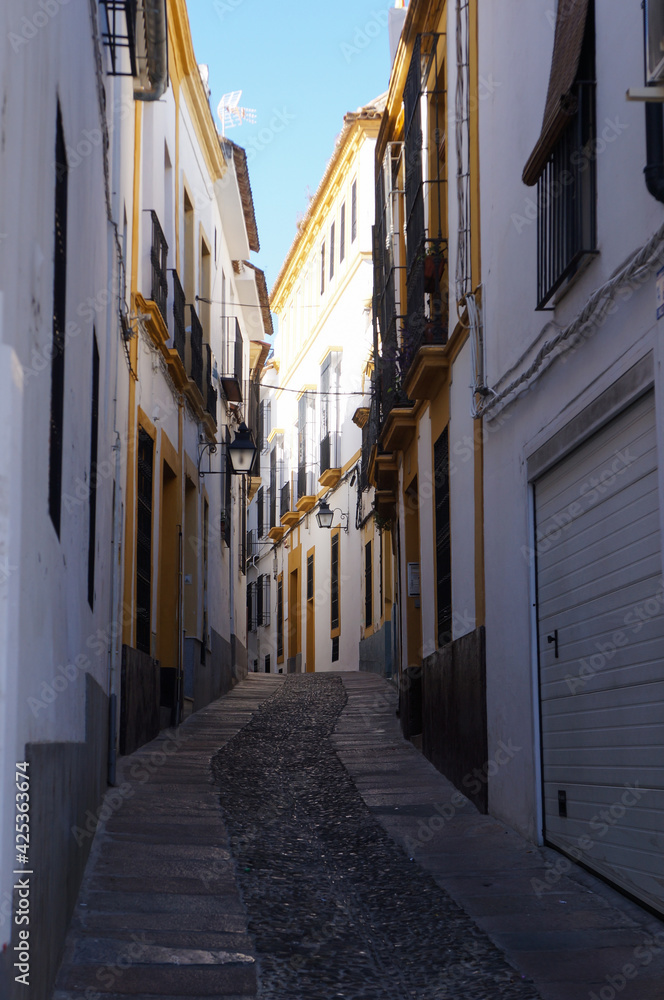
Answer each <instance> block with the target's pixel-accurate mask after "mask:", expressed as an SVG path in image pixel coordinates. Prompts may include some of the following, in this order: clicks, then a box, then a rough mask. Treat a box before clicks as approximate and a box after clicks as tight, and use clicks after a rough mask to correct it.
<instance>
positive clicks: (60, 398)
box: [48, 104, 69, 538]
mask: <svg viewBox="0 0 664 1000" xmlns="http://www.w3.org/2000/svg"><path fill="white" fill-rule="evenodd" d="M68 184H69V167H68V165H67V152H66V149H65V135H64V130H63V128H62V116H61V114H60V105H59V104H58V112H57V120H56V134H55V223H54V229H55V253H54V255H53V341H52V343H53V360H52V362H51V421H50V438H49V441H50V448H49V463H48V511H49V514H50V515H51V521H52V522H53V527H54V528H55V530H56V533H57V535H58V538H59V537H60V512H61V507H62V438H63V425H64V401H65V320H66V308H67V191H68Z"/></svg>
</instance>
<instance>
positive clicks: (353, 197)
mask: <svg viewBox="0 0 664 1000" xmlns="http://www.w3.org/2000/svg"><path fill="white" fill-rule="evenodd" d="M356 239H357V181H353V183H352V185H351V189H350V241H351V243H354V242H355V240H356Z"/></svg>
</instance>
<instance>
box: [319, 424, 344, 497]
mask: <svg viewBox="0 0 664 1000" xmlns="http://www.w3.org/2000/svg"><path fill="white" fill-rule="evenodd" d="M340 478H341V435H340V434H339V432H338V431H328V433H327V434H326V435H325V436H324V437H323V439H322V441H321V443H320V476H319V477H318V482H319V483H320V485H321V486H323V487H324V488H325V489H330V487H332V486H336V484H337V483H338V482H339V479H340Z"/></svg>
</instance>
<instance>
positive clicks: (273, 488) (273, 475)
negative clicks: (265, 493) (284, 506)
mask: <svg viewBox="0 0 664 1000" xmlns="http://www.w3.org/2000/svg"><path fill="white" fill-rule="evenodd" d="M277 493H278V489H277V449H276V448H273V449H272V451H271V452H270V488H269V510H270V524H269V526H270V528H276V526H277ZM268 530H269V529H268Z"/></svg>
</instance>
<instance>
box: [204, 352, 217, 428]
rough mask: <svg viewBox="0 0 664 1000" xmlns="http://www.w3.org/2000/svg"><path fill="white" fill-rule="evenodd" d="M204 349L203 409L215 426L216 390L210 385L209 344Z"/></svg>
mask: <svg viewBox="0 0 664 1000" xmlns="http://www.w3.org/2000/svg"><path fill="white" fill-rule="evenodd" d="M203 346H204V348H205V392H206V395H205V409H206V410H207V412H208V413H209V414H210V416H211V417H212V419H213V420H214V422H215V424H216V422H217V390H216V389H215V388H214V386H213V385H212V351H211V349H210V345H209V344H204V345H203Z"/></svg>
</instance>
